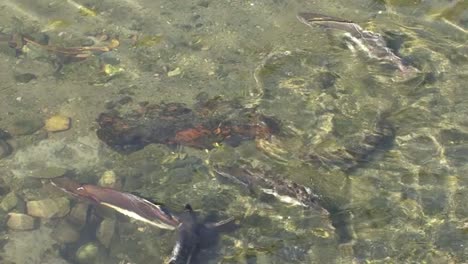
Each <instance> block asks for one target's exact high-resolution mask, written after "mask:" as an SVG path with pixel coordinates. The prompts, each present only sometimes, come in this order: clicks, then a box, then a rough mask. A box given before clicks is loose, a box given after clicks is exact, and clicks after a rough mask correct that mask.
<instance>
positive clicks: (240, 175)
mask: <svg viewBox="0 0 468 264" xmlns="http://www.w3.org/2000/svg"><path fill="white" fill-rule="evenodd" d="M214 170H215V172H216V173H217V174H218V175H219V176H221V177H223V178H225V179H228V180H230V181H233V182H235V183H238V184H241V185H242V186H244V187H246V188H248V189H251V190H252V189H258V190H260V191H261V192H264V193H267V194H270V195H273V196H275V197H276V198H277V199H278V200H280V201H282V202H285V203H288V204H291V205H299V206H303V207H308V208H311V209H313V210H316V211H317V212H319V213H320V214H322V215H329V212H328V211H327V210H326V209H325V208H324V207H323V206H322V205H321V199H320V197H319V196H318V195H316V194H314V193H313V192H312V191H311V190H310V189H309V188H307V187H305V186H302V185H300V184H297V183H295V182H292V181H289V180H287V179H281V178H280V177H272V176H271V175H273V174H274V173H272V172H262V171H256V170H255V169H250V168H242V167H216V168H215V169H214ZM267 175H270V176H267Z"/></svg>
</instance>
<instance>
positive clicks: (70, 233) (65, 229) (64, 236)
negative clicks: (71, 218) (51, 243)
mask: <svg viewBox="0 0 468 264" xmlns="http://www.w3.org/2000/svg"><path fill="white" fill-rule="evenodd" d="M52 236H53V237H54V238H55V240H57V241H58V242H61V243H73V242H76V241H78V240H79V239H80V233H79V232H78V230H77V229H76V227H75V226H73V225H71V224H70V223H68V222H67V221H62V222H61V223H60V224H58V226H57V227H56V228H55V229H54V231H53V233H52Z"/></svg>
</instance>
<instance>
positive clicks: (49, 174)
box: [31, 167, 67, 179]
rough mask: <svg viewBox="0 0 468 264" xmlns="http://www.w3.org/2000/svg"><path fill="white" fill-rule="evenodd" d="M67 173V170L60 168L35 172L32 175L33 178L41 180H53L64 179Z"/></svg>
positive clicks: (49, 168) (48, 168)
mask: <svg viewBox="0 0 468 264" xmlns="http://www.w3.org/2000/svg"><path fill="white" fill-rule="evenodd" d="M65 173H67V169H65V168H60V167H47V168H43V169H40V170H38V171H35V172H33V173H32V174H31V177H33V178H40V179H52V178H57V177H62V176H63V175H65Z"/></svg>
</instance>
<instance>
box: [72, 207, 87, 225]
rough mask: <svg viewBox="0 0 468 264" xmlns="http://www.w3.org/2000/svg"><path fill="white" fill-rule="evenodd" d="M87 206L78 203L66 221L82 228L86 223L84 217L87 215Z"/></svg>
mask: <svg viewBox="0 0 468 264" xmlns="http://www.w3.org/2000/svg"><path fill="white" fill-rule="evenodd" d="M88 206H89V205H88V204H85V203H78V204H76V205H75V206H74V207H73V208H72V209H71V212H70V214H69V215H68V216H67V219H68V220H69V221H70V222H71V223H73V224H75V225H77V226H80V227H82V226H83V225H84V224H85V223H86V216H87V214H88Z"/></svg>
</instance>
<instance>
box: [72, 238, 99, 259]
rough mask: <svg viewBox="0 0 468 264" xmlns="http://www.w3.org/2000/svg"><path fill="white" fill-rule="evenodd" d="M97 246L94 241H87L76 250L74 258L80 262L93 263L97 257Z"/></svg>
mask: <svg viewBox="0 0 468 264" xmlns="http://www.w3.org/2000/svg"><path fill="white" fill-rule="evenodd" d="M98 254H99V247H98V245H96V243H87V244H84V245H83V246H81V247H80V248H79V249H78V250H77V251H76V259H77V261H78V263H80V264H88V263H94V262H95V261H96V259H97V258H98Z"/></svg>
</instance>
